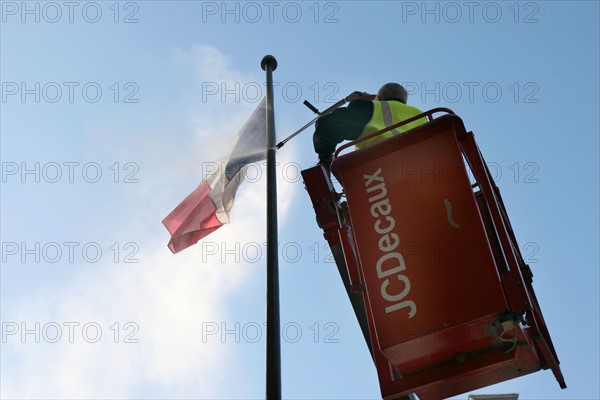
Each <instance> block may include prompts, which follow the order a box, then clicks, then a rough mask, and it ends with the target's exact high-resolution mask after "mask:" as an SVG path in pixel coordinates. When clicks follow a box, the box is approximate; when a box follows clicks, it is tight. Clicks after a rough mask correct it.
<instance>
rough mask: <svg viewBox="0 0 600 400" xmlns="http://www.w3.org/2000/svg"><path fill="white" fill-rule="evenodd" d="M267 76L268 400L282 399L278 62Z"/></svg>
mask: <svg viewBox="0 0 600 400" xmlns="http://www.w3.org/2000/svg"><path fill="white" fill-rule="evenodd" d="M260 66H261V67H262V69H263V70H264V71H265V72H266V74H267V111H266V112H267V349H266V351H267V392H266V398H267V399H269V400H278V399H281V339H280V332H281V329H280V322H279V260H278V258H277V254H278V244H277V176H276V171H275V113H274V109H273V75H272V72H273V71H274V70H275V69H276V68H277V60H275V57H273V56H271V55H267V56H265V57H263V59H262V61H261V63H260Z"/></svg>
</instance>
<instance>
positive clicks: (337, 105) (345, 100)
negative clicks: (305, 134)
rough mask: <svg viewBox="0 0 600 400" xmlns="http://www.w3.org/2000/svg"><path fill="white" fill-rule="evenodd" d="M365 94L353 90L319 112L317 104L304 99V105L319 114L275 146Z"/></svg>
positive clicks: (280, 145)
mask: <svg viewBox="0 0 600 400" xmlns="http://www.w3.org/2000/svg"><path fill="white" fill-rule="evenodd" d="M362 95H363V92H352V93H351V94H350V95H349V96H347V97H345V98H343V99H342V100H340V101H338V102H337V103H335V104H334V105H332V106H331V107H329V108H328V109H326V110H325V111H323V112H319V109H318V108H316V107H315V106H313V105H312V104H310V102H309V101H308V100H304V105H305V106H306V107H308V108H310V109H311V110H312V112H314V113H315V114H317V116H316V117H315V118H314V119H313V120H312V121H310V122H309V123H308V124H306V125H304V126H303V127H302V128H300V129H298V130H297V131H296V132H294V133H292V134H291V135H290V136H288V137H287V138H285V139H283V140H282V141H281V142H279V143H278V144H277V146H275V147H276V148H277V149H280V148H282V147H283V145H284V144H286V143H287V142H288V141H289V140H290V139H293V138H294V137H296V136H297V135H298V134H299V133H300V132H302V131H303V130H305V129H306V128H308V127H309V126H311V125H312V124H314V123H315V122H317V120H318V119H319V118H321V117H323V116H325V115H327V114H331V113H332V112H333V111H334V110H335V109H337V108H340V107H341V106H343V105H344V104H346V103H348V102H350V101H352V100H355V99H358V98H359V97H360V96H362Z"/></svg>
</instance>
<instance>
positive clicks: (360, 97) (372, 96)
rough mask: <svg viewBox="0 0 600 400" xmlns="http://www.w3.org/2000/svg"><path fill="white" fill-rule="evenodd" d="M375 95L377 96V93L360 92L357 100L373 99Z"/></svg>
mask: <svg viewBox="0 0 600 400" xmlns="http://www.w3.org/2000/svg"><path fill="white" fill-rule="evenodd" d="M375 97H377V95H375V94H369V93H367V92H362V94H361V95H360V96H358V99H359V100H375Z"/></svg>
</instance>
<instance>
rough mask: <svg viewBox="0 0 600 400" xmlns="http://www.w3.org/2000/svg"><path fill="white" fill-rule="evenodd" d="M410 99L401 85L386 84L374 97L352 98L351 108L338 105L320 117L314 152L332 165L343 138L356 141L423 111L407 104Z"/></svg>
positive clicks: (404, 127)
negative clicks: (336, 149)
mask: <svg viewBox="0 0 600 400" xmlns="http://www.w3.org/2000/svg"><path fill="white" fill-rule="evenodd" d="M407 99H408V93H407V91H406V89H404V87H403V86H402V85H400V84H398V83H386V84H385V85H383V86H382V87H381V89H379V91H378V92H377V96H375V97H374V98H373V96H372V95H369V94H367V93H364V94H363V96H361V97H359V98H358V99H356V100H352V101H351V102H350V103H349V104H348V107H345V108H338V109H337V110H335V111H333V112H332V113H331V114H328V115H325V116H323V117H321V118H319V119H318V120H317V122H316V124H315V133H314V134H313V145H314V147H315V152H316V153H317V154H318V155H319V162H320V163H322V164H325V165H326V166H329V164H331V158H332V155H333V152H334V151H335V148H336V146H337V145H338V143H341V142H342V141H344V140H356V139H358V138H360V137H364V136H367V135H370V134H372V133H374V132H377V131H379V130H381V129H384V128H386V127H388V126H391V125H393V124H397V123H398V122H401V121H404V120H406V119H408V118H411V117H414V116H415V115H418V114H421V113H422V112H421V110H419V109H418V108H416V107H412V106H409V105H407V104H406V101H407ZM425 122H427V119H426V118H425V117H423V118H419V119H418V120H416V121H412V122H409V123H408V124H406V125H402V126H400V127H398V128H396V129H393V130H391V131H388V132H384V133H382V134H381V135H377V136H376V137H374V138H371V139H368V140H365V141H363V142H361V143H358V144H357V145H356V148H357V149H361V148H363V147H366V146H368V145H370V144H372V143H375V142H377V141H379V140H382V139H386V138H389V137H392V136H393V135H397V134H400V133H402V132H405V131H408V130H409V129H412V128H414V127H416V126H419V125H421V124H424V123H425Z"/></svg>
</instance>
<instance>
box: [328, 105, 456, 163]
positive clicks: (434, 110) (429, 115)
mask: <svg viewBox="0 0 600 400" xmlns="http://www.w3.org/2000/svg"><path fill="white" fill-rule="evenodd" d="M440 112H443V113H446V114H450V115H456V113H455V112H454V111H452V110H451V109H449V108H445V107H438V108H432V109H431V110H429V111H425V112H423V113H421V114H418V115H415V116H414V117H410V118H408V119H405V120H404V121H401V122H398V123H396V124H394V125H390V126H388V127H386V128H384V129H380V130H378V131H377V132H373V133H371V134H369V135H367V136H364V137H361V138H358V139H356V140H353V141H351V142H348V143H345V144H344V145H342V146H340V147H339V148H338V149H337V150H336V151H335V153H333V159H334V160H335V159H336V158H337V157H338V155H339V154H340V152H341V151H342V150H345V149H347V148H348V147H350V146H354V145H356V144H358V143H361V142H364V141H366V140H369V139H372V138H374V137H375V136H379V135H381V134H382V133H385V132H389V131H391V130H394V129H396V128H398V127H400V126H403V125H406V124H409V123H411V122H413V121H417V120H419V119H421V118H423V117H427V118H428V121H427V122H431V121H433V120H434V118H433V114H436V113H440ZM404 133H406V132H403V134H404Z"/></svg>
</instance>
